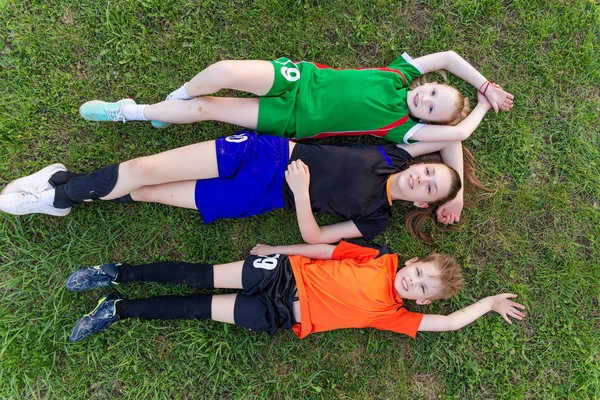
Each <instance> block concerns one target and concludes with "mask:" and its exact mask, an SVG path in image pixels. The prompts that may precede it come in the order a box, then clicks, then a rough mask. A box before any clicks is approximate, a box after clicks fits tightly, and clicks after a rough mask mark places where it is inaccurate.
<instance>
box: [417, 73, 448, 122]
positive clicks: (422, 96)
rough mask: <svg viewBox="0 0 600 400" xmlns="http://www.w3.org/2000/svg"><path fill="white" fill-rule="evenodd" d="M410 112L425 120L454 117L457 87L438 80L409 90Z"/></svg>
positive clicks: (431, 120)
mask: <svg viewBox="0 0 600 400" xmlns="http://www.w3.org/2000/svg"><path fill="white" fill-rule="evenodd" d="M406 100H407V104H408V112H409V113H410V115H412V116H413V117H415V118H418V119H419V120H421V121H423V122H427V121H429V122H440V121H449V120H452V119H454V118H453V114H454V112H455V111H456V103H457V101H458V97H457V92H456V89H455V88H453V87H452V86H448V85H440V84H439V83H437V82H433V83H426V84H424V85H421V86H419V87H417V88H415V89H414V90H411V91H410V92H408V96H407V99H406Z"/></svg>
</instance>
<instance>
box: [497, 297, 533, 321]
mask: <svg viewBox="0 0 600 400" xmlns="http://www.w3.org/2000/svg"><path fill="white" fill-rule="evenodd" d="M515 297H517V295H516V294H512V293H502V294H498V295H496V296H492V297H491V298H490V299H491V301H492V310H494V311H496V312H497V313H498V314H500V315H502V318H504V320H505V321H506V322H508V323H509V324H512V321H511V320H510V318H508V317H512V318H514V319H518V320H519V321H520V320H522V319H523V318H525V312H524V311H523V310H525V306H524V305H522V304H519V303H516V302H514V301H512V300H510V299H513V298H515Z"/></svg>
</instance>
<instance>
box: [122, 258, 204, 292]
mask: <svg viewBox="0 0 600 400" xmlns="http://www.w3.org/2000/svg"><path fill="white" fill-rule="evenodd" d="M118 269H119V270H118V273H117V279H116V280H115V282H118V283H122V282H164V283H185V284H187V285H190V286H194V287H197V288H202V289H213V288H214V287H215V281H214V268H213V266H212V265H211V264H199V263H187V262H179V261H162V262H156V263H150V264H144V265H129V264H121V265H119V266H118Z"/></svg>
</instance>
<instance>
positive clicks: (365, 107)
mask: <svg viewBox="0 0 600 400" xmlns="http://www.w3.org/2000/svg"><path fill="white" fill-rule="evenodd" d="M441 69H445V70H447V71H450V72H452V73H453V74H455V75H456V76H458V77H460V78H462V79H464V80H466V81H467V82H469V83H470V84H472V85H473V86H474V87H476V88H478V89H479V92H480V93H481V94H482V95H484V97H485V98H486V99H487V101H489V104H490V105H491V106H492V107H493V108H494V110H495V111H496V112H498V110H500V109H501V110H504V111H508V110H510V109H511V108H512V106H513V96H512V95H511V94H510V93H508V92H506V91H504V90H502V89H501V88H500V87H499V86H497V85H495V84H492V83H490V81H488V80H487V79H486V78H485V77H484V76H483V75H481V74H480V73H479V72H478V71H477V70H476V69H475V68H473V67H472V66H471V65H470V64H469V63H468V62H466V61H465V60H464V59H463V58H462V57H460V56H459V55H458V54H456V53H455V52H453V51H448V52H443V53H435V54H430V55H428V56H424V57H419V58H417V59H414V60H413V59H412V58H411V57H410V56H409V55H408V54H406V53H404V54H403V55H402V56H400V57H398V58H397V59H396V60H394V61H393V62H392V63H391V64H390V65H388V66H387V67H383V68H360V69H336V68H331V67H327V66H324V65H321V64H317V63H310V62H305V61H302V62H297V63H294V62H292V61H291V60H289V59H287V58H280V59H278V60H274V61H257V60H249V61H234V60H229V61H221V62H218V63H215V64H213V65H210V66H209V67H208V68H206V69H205V70H203V71H201V72H200V73H198V74H197V75H196V76H195V77H193V78H192V79H191V80H190V81H189V82H187V83H186V84H184V85H183V86H182V87H180V88H179V89H177V90H175V91H174V92H173V93H171V94H169V95H168V96H167V100H166V101H164V102H161V103H158V104H153V105H137V104H136V103H135V102H134V101H133V100H130V99H124V100H121V101H118V102H116V103H106V102H103V101H98V100H94V101H90V102H87V103H85V104H83V105H82V106H81V108H80V113H81V115H82V117H83V118H86V119H89V120H94V121H122V122H125V121H131V120H152V123H153V125H154V126H156V127H165V126H167V125H168V124H169V123H191V122H196V121H207V120H216V121H222V122H228V123H232V124H236V125H241V126H244V127H246V128H250V129H255V130H258V131H259V132H263V133H268V134H272V135H278V136H284V137H288V138H307V137H313V138H315V137H325V136H357V135H365V134H370V135H375V136H378V137H383V138H385V139H387V140H390V141H392V142H396V143H402V142H404V143H408V142H409V140H416V141H446V140H451V141H455V140H464V139H466V138H467V137H468V136H469V135H470V134H471V133H472V132H473V131H474V130H475V128H476V127H477V125H478V124H479V122H480V121H481V119H482V118H483V116H484V115H485V113H486V112H487V111H488V109H489V105H487V104H484V105H483V106H482V107H479V103H478V107H476V108H475V109H474V111H473V112H472V113H471V115H470V116H469V117H467V115H468V114H469V103H468V99H466V98H463V97H462V95H461V94H460V93H459V92H458V90H457V89H456V88H454V87H452V86H449V85H446V84H438V83H436V82H433V83H427V84H424V85H422V86H419V87H416V88H414V89H412V90H411V89H410V88H409V84H410V83H411V81H413V80H414V79H415V78H418V77H420V76H421V75H423V74H425V73H427V72H431V71H436V70H441ZM221 89H235V90H240V91H245V92H249V93H253V94H255V95H256V96H258V98H226V97H212V96H205V95H208V94H212V93H215V92H218V91H219V90H221ZM484 103H485V102H484ZM161 121H162V122H161ZM428 124H436V125H438V126H435V127H431V126H429V125H428ZM439 125H443V126H439Z"/></svg>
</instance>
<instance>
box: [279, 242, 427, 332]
mask: <svg viewBox="0 0 600 400" xmlns="http://www.w3.org/2000/svg"><path fill="white" fill-rule="evenodd" d="M289 260H290V263H291V264H292V270H293V271H294V278H295V279H296V285H297V287H298V298H299V301H300V313H301V319H302V322H301V323H300V324H296V325H294V327H293V329H294V332H295V333H296V335H298V337H300V338H304V337H306V336H307V335H309V334H310V333H313V332H323V331H329V330H333V329H341V328H376V329H382V330H390V331H394V332H398V333H403V334H406V335H409V336H411V337H413V338H414V337H415V336H416V334H417V330H418V329H419V325H420V324H421V319H422V318H423V314H420V313H413V312H410V311H408V310H406V309H405V308H404V307H403V302H402V299H401V298H400V296H399V295H398V292H397V291H396V289H395V288H394V279H395V277H396V270H397V269H398V255H397V254H384V255H381V256H379V251H378V250H376V249H373V248H369V247H363V246H358V245H355V244H351V243H348V242H340V244H339V245H338V246H337V247H336V248H335V250H334V251H333V255H332V259H331V260H311V259H309V258H306V257H302V256H289Z"/></svg>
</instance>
